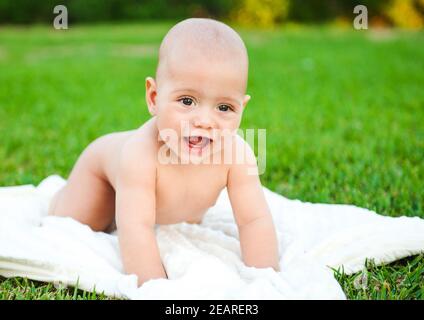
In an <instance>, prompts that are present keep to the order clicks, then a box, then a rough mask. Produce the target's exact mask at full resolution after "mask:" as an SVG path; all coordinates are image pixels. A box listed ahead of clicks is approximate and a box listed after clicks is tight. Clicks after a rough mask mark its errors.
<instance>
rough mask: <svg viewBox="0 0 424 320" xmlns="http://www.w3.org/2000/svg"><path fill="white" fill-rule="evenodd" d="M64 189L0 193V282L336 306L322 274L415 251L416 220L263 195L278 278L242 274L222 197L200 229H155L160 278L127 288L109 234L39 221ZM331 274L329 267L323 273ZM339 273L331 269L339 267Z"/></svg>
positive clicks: (66, 221) (57, 180)
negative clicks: (162, 273) (18, 278)
mask: <svg viewBox="0 0 424 320" xmlns="http://www.w3.org/2000/svg"><path fill="white" fill-rule="evenodd" d="M65 183H66V181H65V180H64V179H63V178H61V177H59V176H57V175H54V176H50V177H47V178H46V179H45V180H43V181H42V182H41V183H40V184H39V185H38V186H37V187H35V186H33V185H24V186H15V187H2V188H0V275H2V276H5V277H14V276H22V277H28V278H30V279H34V280H40V281H46V282H53V283H55V284H63V285H71V286H75V285H78V287H79V288H81V289H84V290H93V288H95V290H96V292H102V291H103V292H104V293H105V294H107V295H110V296H115V297H122V298H129V299H345V298H346V297H345V295H344V293H343V291H342V289H341V287H340V285H339V284H338V282H337V281H336V280H335V278H334V274H333V271H332V270H331V268H336V269H337V268H340V267H341V266H343V268H344V271H345V273H347V274H351V273H354V272H357V271H360V270H361V269H363V267H364V264H365V259H366V258H369V259H374V261H375V262H376V263H377V264H381V263H388V262H392V261H394V260H397V259H400V258H403V257H406V256H409V255H413V254H418V253H420V252H423V251H424V219H420V218H418V217H413V218H411V217H399V218H392V217H384V216H381V215H378V214H376V213H375V212H373V211H369V210H367V209H363V208H359V207H356V206H353V205H342V204H314V203H307V202H301V201H299V200H290V199H287V198H285V197H283V196H281V195H279V194H277V193H274V192H272V191H270V190H269V189H267V188H264V192H265V196H266V199H267V201H268V204H269V206H270V208H271V211H272V214H273V218H274V222H275V225H276V228H277V236H278V239H279V245H280V266H281V272H278V273H277V272H275V271H274V270H272V269H271V268H267V269H256V268H249V267H246V266H245V265H244V264H243V263H242V261H241V258H240V247H239V240H238V231H237V227H236V225H235V223H234V218H233V215H232V210H231V205H230V203H229V199H228V194H227V192H226V191H225V190H224V191H223V192H222V193H221V195H220V197H219V199H218V201H217V203H216V205H215V206H214V207H213V208H211V209H210V210H209V211H208V212H207V214H206V215H205V217H204V219H203V222H202V223H201V224H200V225H193V224H187V223H180V224H174V225H167V226H157V228H156V236H157V240H158V243H159V248H160V254H161V257H162V261H163V263H164V266H165V269H166V271H167V274H168V277H169V280H166V279H157V280H150V281H148V282H146V283H145V284H143V285H142V286H141V287H137V278H136V276H135V275H125V274H124V272H123V266H122V262H121V259H120V253H119V247H118V239H117V236H116V235H115V234H106V233H103V232H94V231H92V230H91V229H90V228H89V227H88V226H86V225H83V224H80V223H79V222H77V221H75V220H73V219H71V218H61V217H51V216H47V207H48V204H49V201H50V199H51V197H52V195H53V193H54V192H55V191H56V190H58V189H59V188H60V187H61V186H62V185H64V184H65ZM330 267H331V268H330ZM340 270H341V269H340Z"/></svg>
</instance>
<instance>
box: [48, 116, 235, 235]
mask: <svg viewBox="0 0 424 320" xmlns="http://www.w3.org/2000/svg"><path fill="white" fill-rule="evenodd" d="M153 121H154V120H150V121H148V122H146V123H145V124H144V125H143V126H142V127H140V128H138V129H136V130H131V131H124V132H116V133H111V134H107V135H105V136H102V137H100V138H98V139H96V140H95V141H93V142H92V143H91V144H90V145H89V146H88V147H87V148H86V149H85V150H84V151H83V153H82V154H81V156H80V157H79V158H78V160H77V162H76V164H75V166H74V168H73V169H72V171H71V174H70V175H69V178H68V181H67V184H66V186H65V187H64V188H63V189H61V190H60V191H59V192H58V193H57V194H56V195H55V197H54V199H53V201H52V203H51V207H50V210H49V214H51V215H57V216H70V217H72V218H74V219H76V220H78V221H80V222H82V223H85V224H87V225H89V226H90V227H91V228H92V229H94V230H98V231H105V230H107V231H110V230H111V227H112V228H113V226H114V221H115V195H116V188H119V186H118V185H117V177H118V176H119V174H120V172H119V171H120V170H121V169H120V166H119V161H120V159H121V156H122V150H123V147H124V145H125V144H126V143H128V142H129V141H130V140H132V145H135V146H138V144H137V143H135V144H134V141H136V142H137V141H140V144H139V147H140V148H141V149H142V150H141V151H142V152H140V153H139V154H140V155H141V159H137V161H140V162H142V161H143V154H145V155H146V156H147V155H148V154H149V153H152V152H155V153H157V152H158V147H159V145H158V144H157V143H156V141H157V135H156V132H155V126H154V122H153ZM146 139H150V140H152V139H155V143H150V144H149V143H147V144H146V143H142V142H143V141H146ZM152 146H153V147H152ZM153 170H154V169H153ZM226 178H227V168H226V167H225V166H224V165H195V164H190V165H186V164H184V165H179V164H160V163H159V162H157V163H156V186H155V188H156V190H155V194H156V223H157V224H171V223H179V222H183V221H185V222H189V223H199V222H200V221H201V219H202V217H203V215H204V213H205V212H206V210H207V209H208V208H210V207H211V206H213V205H214V204H215V202H216V199H217V197H218V195H219V193H220V191H221V190H222V189H223V188H224V187H225V186H226ZM205 182H207V183H205Z"/></svg>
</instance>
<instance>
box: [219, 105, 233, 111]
mask: <svg viewBox="0 0 424 320" xmlns="http://www.w3.org/2000/svg"><path fill="white" fill-rule="evenodd" d="M218 109H219V111H222V112H227V111H229V110H232V109H231V107H230V106H228V105H226V104H221V105H219V106H218Z"/></svg>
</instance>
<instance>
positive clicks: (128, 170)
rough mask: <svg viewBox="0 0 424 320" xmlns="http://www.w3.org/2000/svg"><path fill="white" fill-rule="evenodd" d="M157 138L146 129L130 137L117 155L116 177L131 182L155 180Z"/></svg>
mask: <svg viewBox="0 0 424 320" xmlns="http://www.w3.org/2000/svg"><path fill="white" fill-rule="evenodd" d="M155 138H156V137H155V136H154V135H153V134H152V132H150V131H149V130H146V128H140V129H138V130H136V131H135V132H133V134H132V135H131V136H128V137H127V139H126V140H125V141H124V143H123V144H122V147H121V149H120V150H119V153H118V154H117V166H116V173H115V175H116V176H120V177H124V178H125V179H131V180H138V179H140V178H143V177H144V178H148V177H151V178H153V176H154V175H155V172H156V162H157V156H156V155H157V152H158V150H157V149H158V144H157V141H156V139H157V138H156V139H155Z"/></svg>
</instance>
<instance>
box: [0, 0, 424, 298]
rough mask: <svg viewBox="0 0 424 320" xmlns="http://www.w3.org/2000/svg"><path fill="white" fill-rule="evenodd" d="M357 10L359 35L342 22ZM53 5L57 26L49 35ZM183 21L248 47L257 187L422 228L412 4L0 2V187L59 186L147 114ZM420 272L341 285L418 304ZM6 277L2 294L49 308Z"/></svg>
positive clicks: (421, 66) (417, 267)
mask: <svg viewBox="0 0 424 320" xmlns="http://www.w3.org/2000/svg"><path fill="white" fill-rule="evenodd" d="M358 4H362V5H365V6H366V7H367V8H368V29H366V30H356V29H355V28H354V27H353V20H354V18H355V16H356V15H355V14H354V13H353V8H354V7H355V6H356V5H358ZM56 5H65V6H66V7H67V9H68V27H69V29H67V30H56V29H55V28H54V27H53V20H54V18H55V17H56V16H57V14H54V13H53V8H54V7H55V6H56ZM188 17H210V18H216V19H219V20H222V21H224V22H226V23H228V24H229V25H230V26H232V27H233V28H234V29H235V30H236V31H237V32H239V33H240V35H241V37H242V38H243V40H244V41H245V43H246V46H247V49H248V53H249V59H250V66H249V83H248V89H247V91H248V94H250V95H251V96H252V99H251V101H250V102H249V104H248V106H247V108H246V110H245V111H244V114H243V120H242V125H241V127H242V129H247V128H254V129H260V128H265V129H266V130H267V155H266V159H267V161H266V170H265V173H264V174H263V175H262V176H261V181H262V183H263V184H264V185H265V186H266V187H268V188H270V189H272V190H274V191H277V192H279V193H280V194H283V195H284V196H286V197H288V198H292V199H300V200H302V201H310V202H324V203H348V204H354V205H357V206H360V207H365V208H368V209H371V210H375V211H376V212H378V213H380V214H384V215H391V216H401V215H407V216H420V217H424V211H423V208H424V184H423V181H424V166H423V163H424V125H423V124H424V90H423V88H424V32H423V24H424V0H385V1H382V0H362V1H353V0H345V1H336V0H319V1H318V0H309V1H305V0H262V1H259V0H234V1H231V0H228V1H227V0H201V1H192V0H180V1H177V0H154V1H153V0H144V1H141V0H140V1H138V0H59V1H54V0H38V1H34V0H0V185H2V186H4V185H19V184H38V183H39V182H40V181H41V180H42V179H44V178H45V177H46V176H48V175H50V174H60V175H62V176H63V177H65V178H66V177H67V176H68V175H69V173H70V170H71V169H72V167H73V165H74V163H75V161H76V160H77V158H78V156H79V155H80V154H81V152H82V151H83V150H84V148H85V147H86V146H87V145H88V144H89V143H90V142H91V141H93V140H94V139H95V138H97V137H99V136H101V135H103V134H106V133H110V132H115V131H124V130H130V129H134V128H137V127H139V126H141V125H142V124H143V123H144V122H145V121H146V120H147V119H149V117H150V115H149V113H148V111H147V107H146V104H145V98H144V94H145V91H144V81H145V78H146V77H147V76H154V73H155V68H156V63H157V53H158V48H159V44H160V42H161V40H162V38H163V37H164V35H165V34H166V32H167V31H168V30H169V29H170V28H171V27H172V26H173V25H174V24H175V23H177V22H178V21H180V20H182V19H185V18H188ZM370 272H371V271H370ZM423 274H424V259H423V257H422V256H418V258H416V259H415V260H413V261H412V260H406V261H403V262H399V264H395V265H392V266H390V267H387V268H386V269H384V268H383V269H381V268H376V269H373V271H372V276H370V277H369V279H370V280H369V281H370V283H369V287H368V289H367V290H362V289H355V287H354V285H353V278H347V277H339V278H338V280H339V281H340V283H341V284H342V286H343V289H344V290H345V292H346V294H347V295H348V297H349V298H353V299H388V298H395V299H424V278H423V277H422V275H423ZM405 275H407V277H406V278H402V277H404V276H405ZM405 279H406V280H405ZM408 279H409V280H408ZM10 281H12V282H9V280H7V281H2V279H0V298H1V297H3V298H4V297H6V298H16V297H19V296H21V297H29V298H36V297H48V298H51V297H53V298H55V297H56V298H57V295H55V294H54V293H52V294H50V293H49V292H50V291H49V290H50V289H45V288H46V287H45V286H44V287H43V285H41V287H42V288H44V289H42V290H41V291H34V292H35V293H34V294H30V293H26V292H29V291H28V290H27V289H28V286H29V285H30V284H28V283H27V282H24V284H22V282H19V281H18V280H16V283H15V282H14V281H15V280H13V279H12V280H10ZM408 281H409V282H408ZM31 286H32V284H31ZM5 288H9V289H5ZM2 292H3V293H2ZM22 292H24V293H22ZM45 292H47V293H45ZM2 294H3V295H2Z"/></svg>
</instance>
